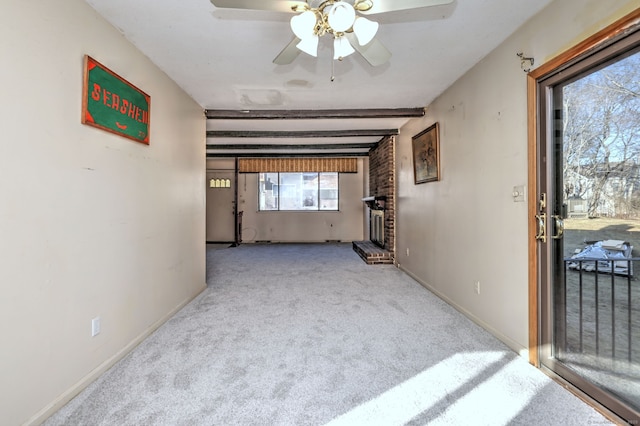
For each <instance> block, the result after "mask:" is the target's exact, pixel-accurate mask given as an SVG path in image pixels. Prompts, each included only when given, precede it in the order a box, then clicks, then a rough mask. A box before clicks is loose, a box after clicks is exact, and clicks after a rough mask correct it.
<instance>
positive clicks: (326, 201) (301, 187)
mask: <svg viewBox="0 0 640 426" xmlns="http://www.w3.org/2000/svg"><path fill="white" fill-rule="evenodd" d="M258 176H259V181H260V183H259V185H258V188H259V194H258V197H259V204H258V206H259V207H258V209H259V210H260V211H278V210H280V211H337V210H338V173H315V172H304V173H260V174H259V175H258Z"/></svg>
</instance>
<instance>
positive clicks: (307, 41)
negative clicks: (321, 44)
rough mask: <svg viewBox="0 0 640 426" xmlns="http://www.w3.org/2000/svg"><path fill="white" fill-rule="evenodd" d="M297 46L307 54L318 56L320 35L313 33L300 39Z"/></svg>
mask: <svg viewBox="0 0 640 426" xmlns="http://www.w3.org/2000/svg"><path fill="white" fill-rule="evenodd" d="M296 47H297V48H298V49H300V50H302V51H303V52H304V53H306V54H307V55H311V56H314V57H318V36H317V35H315V34H313V35H311V36H310V37H307V38H304V39H302V40H300V43H298V44H297V45H296Z"/></svg>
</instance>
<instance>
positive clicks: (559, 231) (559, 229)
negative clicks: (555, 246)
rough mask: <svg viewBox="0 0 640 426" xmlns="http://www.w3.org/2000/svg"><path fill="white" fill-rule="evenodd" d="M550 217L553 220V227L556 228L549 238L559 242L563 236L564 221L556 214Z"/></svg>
mask: <svg viewBox="0 0 640 426" xmlns="http://www.w3.org/2000/svg"><path fill="white" fill-rule="evenodd" d="M551 217H552V218H553V222H554V226H555V228H556V233H555V235H553V236H552V237H551V238H553V239H554V240H559V239H561V238H562V236H563V235H564V220H563V219H562V216H559V215H557V214H554V215H553V216H551Z"/></svg>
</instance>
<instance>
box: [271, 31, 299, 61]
mask: <svg viewBox="0 0 640 426" xmlns="http://www.w3.org/2000/svg"><path fill="white" fill-rule="evenodd" d="M298 43H300V39H299V38H298V37H294V38H293V40H291V43H289V44H287V46H286V47H285V48H284V49H282V52H280V53H279V54H278V56H276V58H275V59H274V60H273V63H274V64H276V65H288V64H290V63H291V62H293V60H294V59H295V58H297V57H298V55H299V54H300V49H298V48H297V47H296V45H297V44H298Z"/></svg>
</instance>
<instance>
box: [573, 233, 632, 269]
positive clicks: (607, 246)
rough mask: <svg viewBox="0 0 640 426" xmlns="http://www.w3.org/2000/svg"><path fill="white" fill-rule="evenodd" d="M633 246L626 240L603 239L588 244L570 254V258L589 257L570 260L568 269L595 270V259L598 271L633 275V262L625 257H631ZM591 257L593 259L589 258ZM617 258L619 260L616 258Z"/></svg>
mask: <svg viewBox="0 0 640 426" xmlns="http://www.w3.org/2000/svg"><path fill="white" fill-rule="evenodd" d="M632 251H633V246H632V245H631V244H629V243H628V242H626V241H621V240H604V241H596V242H594V243H590V244H588V245H587V246H586V247H585V248H584V249H582V250H580V251H579V252H578V253H576V254H574V255H573V256H571V259H576V260H578V259H589V260H584V261H582V262H570V263H569V269H582V270H584V271H595V270H596V259H602V261H597V262H598V272H603V273H611V266H612V264H613V272H614V273H615V274H620V275H633V265H632V263H633V262H629V261H627V260H625V259H630V258H631V252H632ZM591 259H593V260H591ZM618 259H619V260H618Z"/></svg>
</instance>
